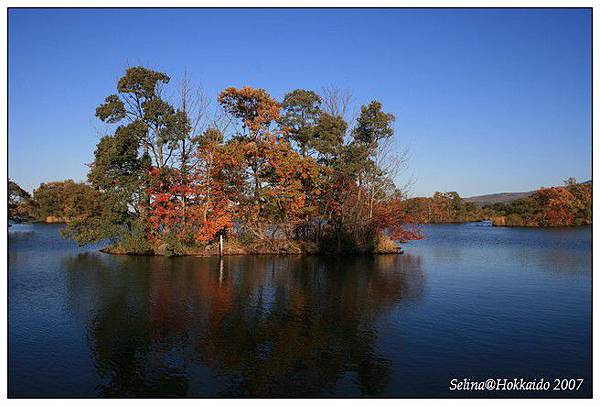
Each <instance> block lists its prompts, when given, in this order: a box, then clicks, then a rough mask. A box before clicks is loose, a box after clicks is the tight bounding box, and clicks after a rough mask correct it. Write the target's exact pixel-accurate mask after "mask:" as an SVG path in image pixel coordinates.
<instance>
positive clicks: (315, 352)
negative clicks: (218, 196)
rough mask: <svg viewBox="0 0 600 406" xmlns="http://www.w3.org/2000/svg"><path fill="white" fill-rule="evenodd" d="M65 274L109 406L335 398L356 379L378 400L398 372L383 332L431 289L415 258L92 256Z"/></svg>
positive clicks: (361, 390) (357, 386)
mask: <svg viewBox="0 0 600 406" xmlns="http://www.w3.org/2000/svg"><path fill="white" fill-rule="evenodd" d="M65 267H66V269H67V270H68V272H69V277H68V291H69V306H70V307H71V310H72V311H73V312H74V313H75V314H76V315H77V317H80V318H81V319H82V321H83V322H85V323H86V325H87V329H88V341H89V348H90V352H91V357H92V359H93V361H94V363H95V366H96V369H97V372H98V375H99V377H100V378H101V381H102V383H101V384H100V385H99V386H98V394H99V395H102V396H186V395H188V396H190V395H198V396H319V395H320V396H327V395H336V394H338V395H339V394H341V393H340V388H339V386H340V382H342V381H343V382H346V381H347V380H348V379H350V380H351V385H352V386H353V388H354V389H353V390H355V391H356V392H357V394H363V395H378V394H382V393H383V391H384V389H385V387H386V384H387V382H388V380H389V377H390V374H391V372H392V367H393V365H392V364H391V361H390V360H388V359H386V358H385V357H384V356H383V355H382V354H380V353H379V352H378V347H377V336H378V334H382V333H381V332H378V329H377V322H378V320H380V319H381V318H382V317H384V316H385V315H386V314H389V313H390V312H391V311H392V309H394V307H395V306H397V305H398V304H399V303H401V302H403V303H404V302H409V301H411V300H418V299H419V298H420V297H421V296H422V292H423V288H424V283H425V280H424V275H423V273H422V272H421V264H420V258H419V257H413V256H410V255H402V256H395V255H390V256H376V257H345V258H338V257H296V256H287V257H270V256H250V257H248V256H246V257H226V258H224V259H223V260H221V261H219V259H218V258H189V257H186V258H160V257H110V256H107V255H103V254H95V253H94V254H86V255H79V256H76V257H72V258H71V259H69V260H68V261H66V263H65ZM196 366H201V367H203V368H205V369H208V371H209V372H210V375H211V376H212V378H211V379H198V377H196V376H195V374H196V373H197V371H198V368H195V367H196ZM207 381H211V382H212V383H211V384H208V383H207Z"/></svg>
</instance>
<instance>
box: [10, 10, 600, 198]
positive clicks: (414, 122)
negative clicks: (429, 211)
mask: <svg viewBox="0 0 600 406" xmlns="http://www.w3.org/2000/svg"><path fill="white" fill-rule="evenodd" d="M590 32H591V15H590V11H589V10H576V9H554V10H543V9H531V10H524V9H520V10H507V9H502V10H494V9H483V10H464V9H451V10H443V9H436V10H432V9H422V10H409V9H395V10H381V9H380V10H366V9H355V10H317V9H311V10H202V9H194V10H188V9H175V10H144V9H137V10H136V9H132V10H126V9H121V10H105V9H103V10H73V9H62V10H61V9H54V10H43V9H40V10H26V9H12V10H10V12H9V176H10V177H11V178H12V179H14V180H15V181H16V182H17V183H19V184H21V185H22V186H23V187H25V189H27V190H29V191H31V190H33V189H34V188H35V187H37V186H38V185H39V183H40V182H45V181H52V180H62V179H67V178H72V179H75V180H84V179H85V175H86V173H87V169H88V168H87V167H86V166H85V164H86V163H89V162H90V161H91V160H92V158H93V151H94V148H95V145H96V143H97V142H98V140H99V137H100V134H101V132H102V131H103V130H104V129H105V127H104V125H103V124H102V123H101V122H100V121H99V120H97V119H96V118H95V117H94V111H95V108H96V106H97V105H98V104H99V103H100V102H102V100H103V99H104V97H105V96H107V95H108V94H111V93H114V89H115V83H116V80H117V79H118V78H119V77H120V75H121V74H122V73H123V71H124V69H125V68H126V67H127V66H128V65H137V64H143V65H146V66H149V67H152V68H155V69H158V70H162V71H164V72H166V73H168V74H169V75H171V76H172V78H173V79H174V81H176V80H177V79H178V78H179V77H180V76H181V75H182V73H183V72H184V70H187V71H188V72H189V73H190V74H191V76H192V79H193V80H194V81H195V82H199V83H201V84H202V86H203V88H204V90H205V92H206V93H207V94H208V95H209V96H210V97H211V98H212V99H216V96H217V94H218V93H219V91H221V90H222V89H224V88H225V87H227V86H232V85H233V86H243V85H248V86H253V87H262V88H265V89H267V90H268V91H269V92H270V93H271V94H272V95H273V96H274V97H276V98H278V99H281V98H282V96H283V95H284V94H285V93H286V92H287V91H289V90H292V89H296V88H305V89H315V90H318V89H320V88H322V87H323V86H327V85H335V86H339V87H342V88H351V89H352V90H353V93H354V96H355V99H356V101H357V103H360V104H361V103H367V102H368V101H370V100H371V99H377V100H379V101H381V102H382V103H383V105H384V109H385V110H387V111H389V112H392V113H394V114H395V115H396V117H397V122H396V124H395V130H396V138H397V144H398V145H399V146H408V147H409V148H410V155H411V160H410V167H409V172H408V173H407V177H410V178H412V180H413V185H412V188H411V192H412V194H413V195H419V196H424V195H431V194H432V193H433V192H434V191H451V190H455V191H457V192H459V194H461V195H462V196H471V195H476V194H483V193H493V192H503V191H522V190H531V189H536V188H538V187H540V186H551V185H556V184H560V183H561V182H562V180H563V179H565V178H567V177H569V176H574V177H576V178H578V179H580V180H587V179H590V178H591V66H590V64H591V59H590V58H591V46H590ZM407 177H405V179H406V178H407Z"/></svg>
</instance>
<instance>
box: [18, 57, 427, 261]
mask: <svg viewBox="0 0 600 406" xmlns="http://www.w3.org/2000/svg"><path fill="white" fill-rule="evenodd" d="M169 82H170V77H169V76H168V75H166V74H165V73H162V72H157V71H154V70H151V69H148V68H145V67H142V66H136V67H131V68H128V69H127V70H126V72H125V75H124V76H123V77H122V78H120V79H119V81H118V83H117V92H116V94H111V95H109V96H107V97H106V99H105V100H104V102H103V103H102V104H101V105H100V106H99V107H98V108H97V109H96V116H97V117H98V118H99V119H100V120H102V121H103V122H105V123H107V124H108V125H110V126H111V128H112V130H111V132H110V133H109V134H108V135H105V136H104V137H102V138H101V139H100V142H99V143H98V144H97V146H96V150H95V152H94V157H93V160H92V162H91V164H89V167H90V170H89V173H88V181H87V182H85V183H77V182H73V181H66V182H52V183H48V184H42V185H41V186H40V188H39V189H37V190H36V191H35V192H34V196H33V199H32V201H33V202H34V206H35V207H33V212H35V213H36V214H35V217H36V218H37V219H39V220H42V221H46V222H65V223H67V226H66V227H65V229H64V230H63V236H64V237H67V238H72V239H74V240H75V241H76V242H78V243H79V244H82V245H84V244H88V243H97V242H106V241H108V242H109V246H108V247H107V248H105V249H104V252H108V253H114V254H130V255H214V254H217V253H219V252H220V253H221V254H225V255H230V254H231V255H237V254H332V253H333V254H340V253H345V254H397V253H400V252H401V250H400V248H399V246H398V244H397V243H396V241H406V240H409V239H412V238H419V233H418V231H417V230H416V229H414V228H413V227H411V226H410V225H409V224H411V223H412V222H411V221H410V219H409V218H406V217H405V216H404V215H403V214H401V212H400V210H398V209H399V205H400V204H401V202H402V200H403V196H404V194H403V191H402V190H401V189H400V188H398V187H397V186H396V184H395V183H394V177H395V175H396V174H397V173H398V171H400V170H401V169H402V168H403V166H404V164H405V159H404V157H403V156H402V155H396V154H395V152H394V150H393V149H392V148H391V145H392V143H391V141H392V137H393V135H394V131H393V128H392V125H393V122H394V119H395V118H394V115H392V114H390V113H387V112H385V111H384V110H383V106H382V105H381V103H380V102H378V101H371V102H370V103H368V104H367V105H363V106H362V107H361V109H360V114H359V117H358V118H357V119H356V121H355V122H354V123H348V122H347V119H346V118H345V116H346V109H347V107H348V103H349V102H350V95H349V94H347V93H345V92H344V91H341V90H340V89H336V88H327V89H324V91H323V92H322V93H321V94H317V93H316V92H314V91H310V90H303V89H296V90H293V91H291V92H289V93H287V94H286V95H285V96H284V98H283V101H282V102H278V101H276V100H275V99H273V98H272V97H271V96H270V95H269V94H268V93H267V92H266V91H265V90H263V89H257V88H251V87H241V88H235V87H229V88H227V89H225V90H224V91H222V92H221V94H220V95H219V97H218V105H217V109H216V112H215V114H214V115H213V116H211V118H210V119H207V108H206V100H205V99H204V98H203V96H202V95H200V94H199V93H198V92H197V91H196V89H195V88H193V86H192V85H191V84H190V82H189V81H187V80H186V81H184V82H183V83H182V84H181V86H180V87H179V89H178V91H177V93H178V95H177V97H174V98H171V99H168V98H167V97H165V96H164V94H166V91H165V88H166V87H167V86H168V84H169ZM17 187H18V186H17ZM223 240H224V241H225V244H224V247H223V249H222V250H219V249H218V247H219V246H220V241H223Z"/></svg>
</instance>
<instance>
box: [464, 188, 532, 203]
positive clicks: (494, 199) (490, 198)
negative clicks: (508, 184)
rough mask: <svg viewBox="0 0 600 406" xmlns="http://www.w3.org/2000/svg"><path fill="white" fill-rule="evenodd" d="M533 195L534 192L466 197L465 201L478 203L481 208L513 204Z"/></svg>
mask: <svg viewBox="0 0 600 406" xmlns="http://www.w3.org/2000/svg"><path fill="white" fill-rule="evenodd" d="M532 194H533V191H531V192H505V193H492V194H489V195H481V196H472V197H466V198H465V199H464V200H465V201H467V202H473V203H477V204H479V205H481V206H485V205H486V204H494V203H508V202H512V201H513V200H517V199H522V198H525V197H527V196H531V195H532Z"/></svg>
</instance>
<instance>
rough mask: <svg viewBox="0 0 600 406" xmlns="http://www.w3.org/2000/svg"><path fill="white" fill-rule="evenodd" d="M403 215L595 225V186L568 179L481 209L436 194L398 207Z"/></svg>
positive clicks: (421, 221) (531, 224)
mask: <svg viewBox="0 0 600 406" xmlns="http://www.w3.org/2000/svg"><path fill="white" fill-rule="evenodd" d="M399 207H400V210H401V211H402V214H403V215H404V216H406V218H410V219H413V220H414V221H416V222H417V223H419V224H428V223H464V222H470V221H481V220H491V221H492V222H493V223H494V225H497V226H514V227H517V226H520V227H556V226H578V225H586V224H592V184H591V183H577V181H576V179H574V178H569V179H567V180H566V181H565V185H564V186H560V187H549V188H541V189H539V190H537V191H535V192H534V193H532V194H531V195H530V196H528V197H525V198H521V199H517V200H513V201H511V202H508V203H494V204H487V205H483V206H480V205H479V204H477V203H474V202H467V201H465V200H464V199H463V198H461V197H460V196H459V195H458V193H456V192H446V193H442V192H436V193H435V194H434V195H433V197H415V198H410V199H406V200H404V201H402V202H401V203H400V204H399Z"/></svg>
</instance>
